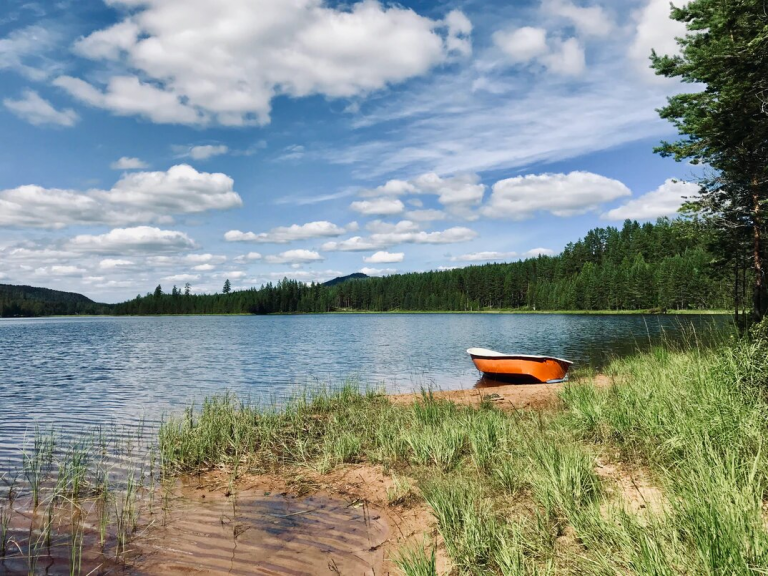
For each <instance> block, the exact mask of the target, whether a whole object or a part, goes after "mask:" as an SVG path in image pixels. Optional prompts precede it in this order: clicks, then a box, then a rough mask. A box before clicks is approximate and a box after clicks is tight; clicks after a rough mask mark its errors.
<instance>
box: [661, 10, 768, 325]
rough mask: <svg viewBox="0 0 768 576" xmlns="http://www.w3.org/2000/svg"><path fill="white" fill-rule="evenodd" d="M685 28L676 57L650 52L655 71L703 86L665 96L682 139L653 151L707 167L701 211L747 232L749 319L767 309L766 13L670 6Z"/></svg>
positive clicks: (666, 111) (757, 317) (666, 110)
mask: <svg viewBox="0 0 768 576" xmlns="http://www.w3.org/2000/svg"><path fill="white" fill-rule="evenodd" d="M672 18H673V19H674V20H677V21H679V22H684V23H685V24H686V27H687V30H688V33H687V34H686V36H684V37H682V38H680V39H678V43H679V45H680V48H681V54H680V55H676V56H659V55H657V54H656V53H655V52H654V53H653V54H652V57H651V58H652V65H653V68H654V69H655V70H656V73H657V74H659V75H662V76H666V77H670V78H680V79H681V80H682V81H683V82H686V83H691V84H694V85H696V86H702V87H703V89H702V90H701V91H698V92H693V93H685V94H678V95H675V96H672V97H671V98H669V102H668V105H667V106H666V107H664V108H662V109H661V110H660V115H661V117H662V118H664V119H667V120H669V121H670V122H672V124H674V125H675V127H676V128H677V129H678V131H679V132H680V134H681V135H682V136H683V138H682V139H680V140H678V141H677V142H672V143H670V142H663V143H662V145H661V146H660V147H659V148H658V149H657V151H658V152H660V153H661V154H662V155H664V156H672V157H674V158H675V159H676V160H679V161H682V160H690V161H691V162H692V163H694V164H699V163H703V164H707V165H709V166H710V167H712V168H713V169H714V170H715V171H716V174H715V175H714V176H713V177H711V178H709V179H707V180H705V181H703V182H702V185H703V186H702V198H701V199H700V201H699V202H698V205H699V207H700V208H701V209H702V210H704V211H705V213H709V214H710V215H716V216H720V218H717V219H716V222H718V224H720V225H722V226H732V227H739V226H743V225H746V226H747V227H748V228H749V229H750V230H751V236H752V245H751V252H752V254H751V259H752V269H753V278H754V279H753V289H752V292H753V296H752V308H753V311H752V314H753V319H754V320H755V321H757V320H760V319H761V318H762V317H763V315H764V313H765V311H766V308H768V298H766V286H765V280H764V274H765V271H764V267H763V257H764V250H765V249H764V246H763V244H764V241H763V235H764V226H765V222H764V220H765V217H764V214H763V206H764V204H765V202H766V201H767V200H768V146H767V145H766V143H767V142H768V113H766V112H768V101H767V98H768V96H767V95H766V91H765V90H766V83H767V82H768V81H767V80H766V78H768V58H766V54H768V12H766V8H765V2H764V0H739V1H738V2H736V1H735V0H693V1H691V2H689V3H688V4H687V5H686V6H685V7H682V8H673V9H672Z"/></svg>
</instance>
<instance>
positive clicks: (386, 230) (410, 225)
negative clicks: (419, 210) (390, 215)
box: [365, 220, 421, 234]
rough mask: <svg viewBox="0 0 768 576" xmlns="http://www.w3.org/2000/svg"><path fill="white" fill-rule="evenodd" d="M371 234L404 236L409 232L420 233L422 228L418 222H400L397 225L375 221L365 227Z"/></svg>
mask: <svg viewBox="0 0 768 576" xmlns="http://www.w3.org/2000/svg"><path fill="white" fill-rule="evenodd" d="M365 228H366V229H367V230H368V231H369V232H374V233H376V234H404V233H408V232H419V231H420V230H421V228H420V227H419V225H418V224H417V223H416V222H412V221H410V220H400V221H399V222H396V223H394V224H393V223H391V222H384V221H382V220H373V221H372V222H368V224H366V225H365Z"/></svg>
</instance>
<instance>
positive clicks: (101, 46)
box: [57, 0, 471, 125]
mask: <svg viewBox="0 0 768 576" xmlns="http://www.w3.org/2000/svg"><path fill="white" fill-rule="evenodd" d="M110 3H112V4H114V5H117V6H123V7H126V8H131V9H132V10H131V13H130V14H129V15H127V16H126V17H125V19H124V20H122V21H121V22H118V23H117V24H115V25H112V26H110V27H108V28H105V29H102V30H98V31H96V32H94V33H92V34H90V35H89V36H86V37H85V38H82V39H81V40H80V41H78V43H77V44H76V45H75V50H76V51H77V52H78V53H79V54H80V55H82V56H85V57H88V58H91V59H93V60H107V61H109V62H110V63H111V64H110V65H111V66H112V67H122V68H123V69H125V70H126V72H125V73H124V74H123V75H121V76H113V77H112V78H111V79H110V80H109V81H108V82H107V86H106V88H105V89H104V90H101V89H98V88H96V87H94V86H93V85H91V84H88V83H86V82H84V81H83V80H80V79H76V78H72V77H63V78H60V79H58V81H57V83H58V84H59V85H60V86H61V87H63V88H64V89H66V90H68V91H69V92H70V93H71V94H73V95H74V96H75V97H77V98H79V99H81V100H83V101H85V102H87V103H89V104H91V105H93V106H98V107H101V108H105V109H108V110H111V111H113V112H115V113H117V114H138V115H142V116H145V117H147V118H150V119H151V120H153V121H155V122H170V123H182V124H205V123H211V122H216V123H219V124H223V125H243V124H252V123H262V124H263V123H266V122H268V121H269V114H270V110H271V101H272V99H273V98H274V97H275V96H277V95H280V94H285V95H289V96H293V97H303V96H308V95H313V94H322V95H325V96H328V97H332V98H333V97H351V96H357V95H361V94H366V93H368V92H370V91H373V90H378V89H380V88H383V87H385V86H387V85H388V84H391V83H396V82H401V81H403V80H406V79H408V78H411V77H414V76H419V75H422V74H424V73H426V72H428V71H429V70H430V69H431V68H432V67H434V66H435V65H438V64H440V63H442V62H444V61H446V60H447V59H448V58H449V56H450V55H451V53H454V54H468V53H469V51H470V44H469V33H470V32H471V23H469V21H468V20H467V19H466V17H464V16H463V14H461V13H460V12H458V11H453V12H451V13H450V14H449V15H448V16H447V17H446V19H445V20H444V21H443V20H432V19H430V18H426V17H423V16H420V15H419V14H417V13H416V12H414V11H413V10H410V9H406V8H401V7H399V6H387V7H385V6H382V5H381V4H380V3H379V2H377V1H376V0H366V1H364V2H357V3H354V4H352V5H351V6H347V7H332V6H329V5H327V4H326V3H325V2H320V1H318V0H292V1H290V2H286V1H285V0H230V1H228V2H225V3H212V2H210V0H146V1H142V2H136V1H135V0H111V2H110ZM139 77H142V78H146V79H147V80H148V82H142V81H141V80H139ZM150 82H151V83H150Z"/></svg>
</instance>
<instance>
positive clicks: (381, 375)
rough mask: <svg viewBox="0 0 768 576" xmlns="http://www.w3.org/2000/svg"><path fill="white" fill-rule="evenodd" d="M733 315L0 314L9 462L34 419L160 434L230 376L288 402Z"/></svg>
mask: <svg viewBox="0 0 768 576" xmlns="http://www.w3.org/2000/svg"><path fill="white" fill-rule="evenodd" d="M728 322H729V317H726V316H721V317H720V316H680V317H675V316H620V315H616V316H588V315H508V314H499V315H490V314H474V315H459V314H402V315H398V314H388V315H374V314H360V315H357V314H355V315H352V314H350V315H325V316H320V315H318V316H183V317H143V318H126V317H121V318H110V317H103V318H53V319H29V320H27V319H6V320H0V474H2V471H3V470H4V469H9V468H13V467H18V466H19V464H20V461H21V446H22V444H23V443H24V440H25V438H26V439H27V441H29V439H30V438H31V437H32V436H33V435H34V430H35V426H40V427H41V428H43V429H47V428H48V427H50V426H55V427H56V428H57V430H58V431H59V432H60V434H61V435H62V439H63V441H66V439H67V437H69V436H72V435H76V434H79V433H81V432H82V431H83V430H90V429H92V428H94V427H96V426H101V427H103V428H104V429H105V430H107V432H108V434H109V435H111V436H117V437H122V438H131V437H141V436H144V437H148V436H151V435H152V434H153V433H154V429H155V427H156V425H157V422H158V421H159V419H160V418H161V417H162V415H163V414H164V413H167V412H168V411H177V410H180V409H182V408H183V407H186V406H188V405H189V404H191V403H192V402H197V403H199V402H200V401H201V400H202V399H203V398H204V397H205V396H206V395H210V394H214V393H217V392H222V391H225V390H231V391H233V392H235V393H237V394H239V395H241V396H243V397H247V398H250V399H251V400H253V401H258V402H265V403H273V402H274V403H279V402H281V401H283V400H284V399H285V398H286V397H288V396H290V395H291V394H293V393H296V391H297V390H300V389H301V388H302V387H304V386H312V385H317V384H328V385H338V384H339V383H341V382H343V381H344V380H347V379H354V380H356V381H357V382H359V383H360V385H363V386H364V385H374V386H378V385H381V386H384V387H385V388H386V389H387V391H390V392H405V391H411V390H414V389H418V388H420V387H424V386H432V387H434V388H440V389H456V388H467V387H472V386H474V385H475V384H476V383H477V380H478V373H477V371H476V370H475V369H474V367H473V365H472V363H471V361H470V360H469V358H468V356H467V354H466V349H467V348H469V347H472V346H481V347H486V348H492V349H498V350H501V351H510V352H512V351H514V352H519V353H533V354H548V355H553V356H559V357H563V358H567V359H570V360H573V361H575V362H576V366H577V367H578V366H586V365H592V366H599V365H600V364H602V363H604V362H605V360H606V359H607V358H609V357H611V356H614V355H623V354H627V353H630V352H632V351H634V350H637V349H638V348H644V347H647V346H648V345H649V343H651V342H657V341H659V339H660V338H661V337H662V335H664V337H666V338H667V339H669V340H676V339H679V338H681V337H682V336H681V335H682V333H683V332H686V331H687V330H684V329H683V328H684V327H688V328H690V327H693V328H694V329H695V330H696V331H697V333H699V334H702V333H705V332H711V329H712V326H713V325H715V326H718V327H724V326H725V325H726V324H727V323H728Z"/></svg>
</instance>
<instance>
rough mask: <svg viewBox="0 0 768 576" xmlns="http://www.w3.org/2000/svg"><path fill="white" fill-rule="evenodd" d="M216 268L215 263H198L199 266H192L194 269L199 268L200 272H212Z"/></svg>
mask: <svg viewBox="0 0 768 576" xmlns="http://www.w3.org/2000/svg"><path fill="white" fill-rule="evenodd" d="M215 269H216V266H214V265H213V264H198V265H197V266H192V270H197V271H198V272H210V271H211V270H215Z"/></svg>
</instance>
